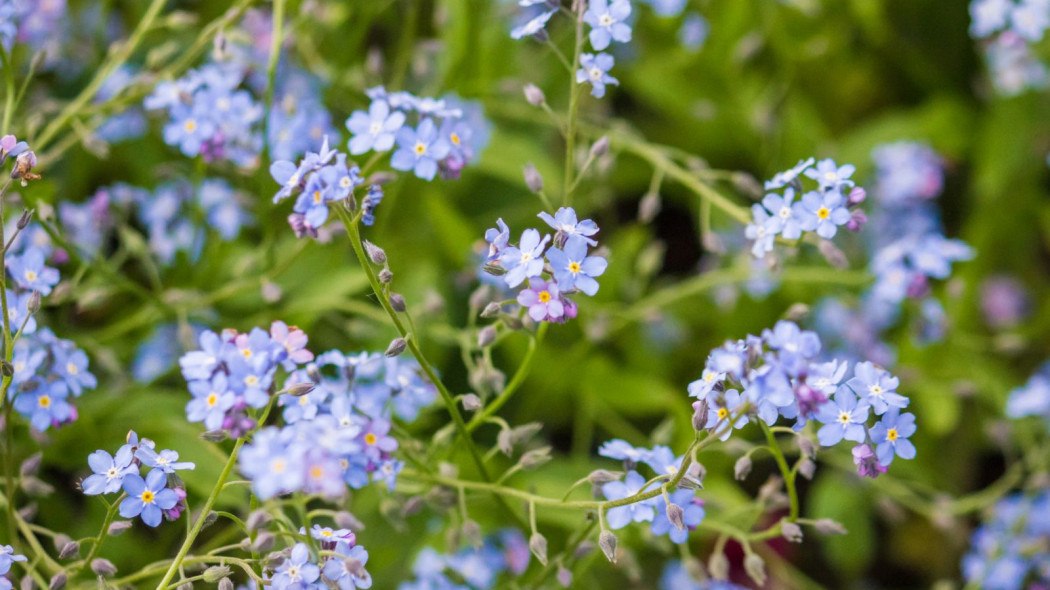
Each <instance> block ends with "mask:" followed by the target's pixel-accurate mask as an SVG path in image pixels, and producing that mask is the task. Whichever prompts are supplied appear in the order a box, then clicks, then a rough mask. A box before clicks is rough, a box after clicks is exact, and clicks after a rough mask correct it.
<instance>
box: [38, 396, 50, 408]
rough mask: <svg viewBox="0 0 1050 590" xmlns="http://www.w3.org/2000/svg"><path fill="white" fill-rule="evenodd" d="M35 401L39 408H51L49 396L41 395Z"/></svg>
mask: <svg viewBox="0 0 1050 590" xmlns="http://www.w3.org/2000/svg"><path fill="white" fill-rule="evenodd" d="M36 401H37V403H38V404H40V407H41V408H50V407H51V396H48V395H42V396H40V397H39V398H38V399H37V400H36Z"/></svg>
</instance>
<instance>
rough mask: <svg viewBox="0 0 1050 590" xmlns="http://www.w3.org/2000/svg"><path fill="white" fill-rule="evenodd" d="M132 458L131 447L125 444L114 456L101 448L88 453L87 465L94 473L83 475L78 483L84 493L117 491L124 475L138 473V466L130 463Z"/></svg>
mask: <svg viewBox="0 0 1050 590" xmlns="http://www.w3.org/2000/svg"><path fill="white" fill-rule="evenodd" d="M132 458H133V455H132V452H131V447H130V446H127V445H125V446H123V447H121V448H120V450H119V451H117V454H116V455H115V456H114V455H110V454H109V453H107V452H106V451H102V450H99V451H95V452H94V453H91V454H90V455H88V465H89V466H90V467H91V471H93V472H94V473H92V474H91V475H89V476H87V477H85V478H84V481H83V482H81V484H80V487H81V489H83V490H84V494H85V495H88V496H96V495H98V494H112V493H114V492H117V491H119V490H120V488H121V486H123V484H124V476H126V475H128V474H129V473H138V466H136V465H133V464H132V462H131V460H132Z"/></svg>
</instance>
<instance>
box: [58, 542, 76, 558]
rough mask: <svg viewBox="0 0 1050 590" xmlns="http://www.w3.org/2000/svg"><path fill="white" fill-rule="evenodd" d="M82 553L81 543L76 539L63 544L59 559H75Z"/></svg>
mask: <svg viewBox="0 0 1050 590" xmlns="http://www.w3.org/2000/svg"><path fill="white" fill-rule="evenodd" d="M78 555H80V543H77V542H76V541H69V542H67V543H66V544H65V545H63V546H62V550H61V551H59V552H58V558H59V559H73V558H74V557H76V556H78Z"/></svg>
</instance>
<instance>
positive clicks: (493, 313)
mask: <svg viewBox="0 0 1050 590" xmlns="http://www.w3.org/2000/svg"><path fill="white" fill-rule="evenodd" d="M502 309H503V307H502V306H501V305H500V304H499V303H497V302H495V301H493V302H492V303H490V304H488V305H486V306H485V309H484V310H482V312H481V317H483V318H485V319H489V318H494V317H498V316H499V314H500V311H501V310H502Z"/></svg>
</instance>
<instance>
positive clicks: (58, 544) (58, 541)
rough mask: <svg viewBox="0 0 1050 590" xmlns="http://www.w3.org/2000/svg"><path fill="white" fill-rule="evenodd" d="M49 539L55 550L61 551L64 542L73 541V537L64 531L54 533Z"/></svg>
mask: <svg viewBox="0 0 1050 590" xmlns="http://www.w3.org/2000/svg"><path fill="white" fill-rule="evenodd" d="M51 540H52V542H54V544H55V550H56V551H59V552H61V551H62V548H63V547H65V546H66V543H71V542H73V537H70V536H69V535H67V534H65V533H56V534H55V536H54V537H52V538H51Z"/></svg>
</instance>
